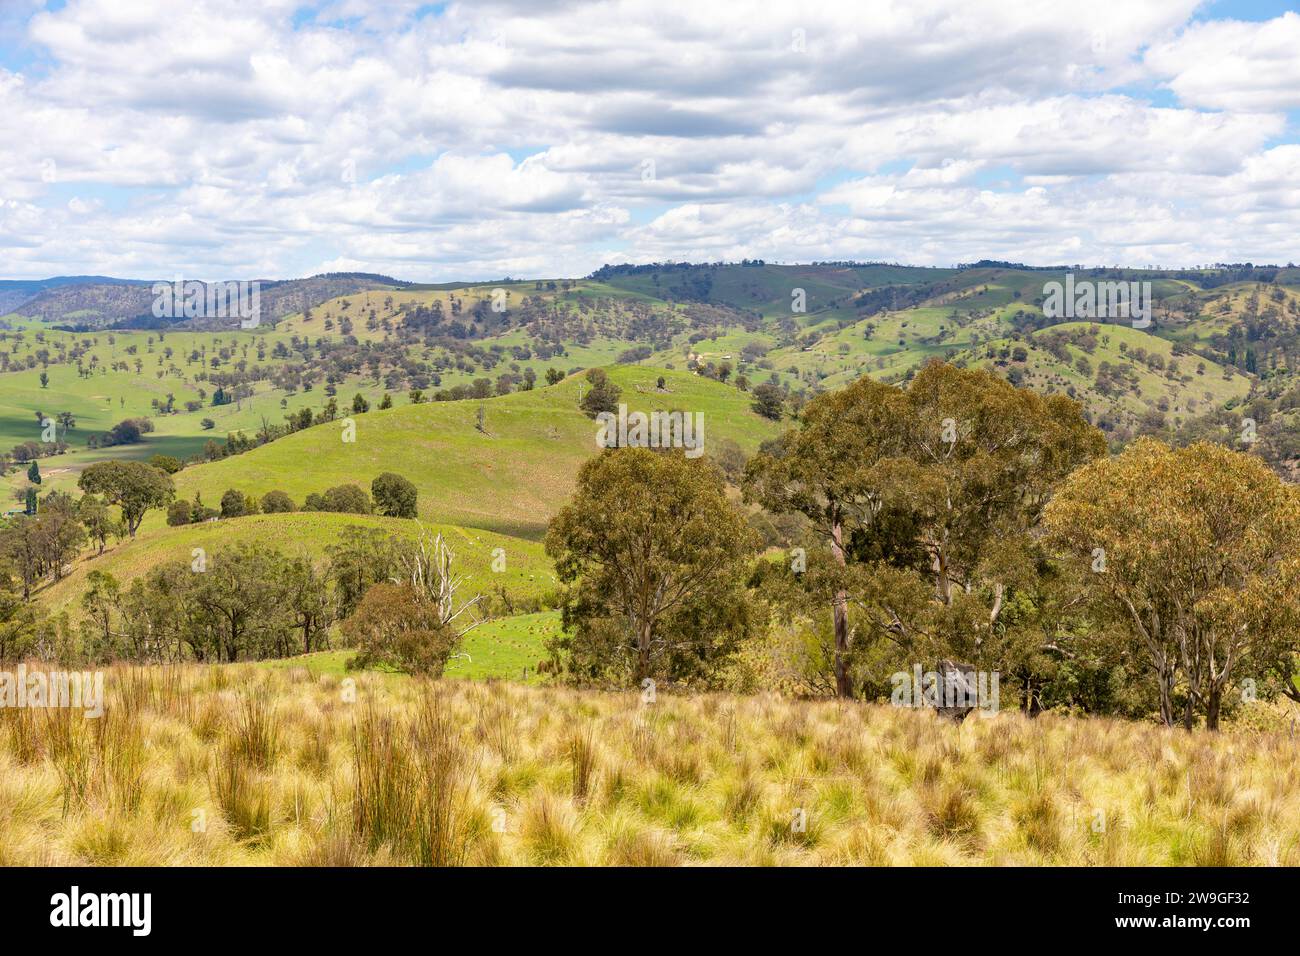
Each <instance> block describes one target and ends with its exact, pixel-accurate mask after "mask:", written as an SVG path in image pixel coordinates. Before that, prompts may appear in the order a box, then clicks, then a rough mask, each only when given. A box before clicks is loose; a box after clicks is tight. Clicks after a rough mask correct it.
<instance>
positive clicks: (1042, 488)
mask: <svg viewBox="0 0 1300 956" xmlns="http://www.w3.org/2000/svg"><path fill="white" fill-rule="evenodd" d="M1104 451H1105V442H1104V439H1103V438H1102V435H1101V433H1100V432H1098V431H1097V430H1096V429H1095V428H1093V427H1092V426H1091V425H1089V424H1088V423H1087V422H1086V421H1085V420H1084V419H1083V416H1082V414H1081V412H1080V407H1079V405H1078V403H1076V402H1074V401H1072V400H1071V399H1069V398H1066V397H1065V396H1060V395H1057V396H1047V397H1044V396H1042V395H1038V394H1036V393H1034V392H1031V391H1028V390H1026V389H1018V388H1015V387H1014V386H1012V385H1010V384H1008V383H1007V382H1005V381H1003V380H1002V379H1000V378H998V377H997V376H995V375H993V374H991V373H989V372H985V371H972V370H967V369H961V368H957V367H956V366H953V365H946V364H943V363H941V362H937V361H936V362H931V363H930V364H928V365H926V367H925V368H923V369H922V370H921V371H920V372H919V373H918V374H917V375H916V377H915V378H914V379H913V381H912V383H911V385H910V386H909V388H908V389H907V390H906V391H904V390H903V389H900V388H896V387H894V386H891V385H886V384H883V383H880V382H876V381H872V380H870V379H867V378H862V379H859V380H858V381H856V382H854V383H853V384H852V385H850V386H848V387H847V388H844V389H842V390H840V391H838V392H831V393H827V394H824V395H819V396H818V397H817V398H815V399H813V400H812V401H811V402H809V403H808V406H807V408H805V409H804V411H803V414H802V416H801V419H800V424H799V427H798V428H796V429H792V430H791V431H789V432H787V433H786V434H785V435H784V436H782V437H781V438H780V439H778V440H777V441H776V442H774V443H772V444H770V445H769V446H767V447H766V448H765V449H764V451H763V452H761V453H760V454H758V455H756V456H755V457H754V458H753V459H752V460H751V461H750V463H749V466H748V468H747V471H746V479H745V491H746V496H747V498H748V499H749V500H751V501H757V502H758V503H760V504H761V505H763V507H765V508H767V509H768V510H769V511H773V512H776V513H781V514H790V513H797V514H802V515H803V516H805V517H806V518H808V519H809V521H810V523H811V526H812V529H813V531H814V533H815V534H816V535H817V537H818V538H819V539H820V540H821V541H823V542H824V543H825V544H827V545H828V546H829V549H830V552H831V556H832V567H831V568H830V569H828V570H827V571H825V572H823V573H818V574H810V575H808V584H809V586H816V587H819V588H820V590H821V591H822V592H823V596H825V597H828V598H829V601H830V605H831V613H832V619H833V624H834V631H835V655H834V656H835V660H834V666H835V682H836V689H837V692H838V693H839V694H840V695H841V696H846V697H848V696H852V695H853V686H852V679H851V677H850V673H849V657H850V641H851V636H852V635H851V630H850V627H849V615H848V607H849V604H850V601H852V602H853V603H855V604H857V605H859V606H864V608H865V607H866V606H867V605H870V612H871V615H872V616H873V617H874V618H876V619H877V620H879V621H880V622H881V627H880V628H878V630H882V631H888V632H890V633H891V635H892V636H894V637H895V638H896V639H898V640H900V641H901V642H903V643H911V642H912V641H913V640H914V639H915V638H916V637H917V636H918V635H919V634H920V632H921V630H922V629H921V628H915V627H913V628H909V626H908V623H909V622H908V617H909V615H905V614H902V613H901V612H900V611H899V606H901V605H902V604H904V603H906V604H908V605H910V606H911V607H912V608H914V609H915V612H916V613H914V614H912V615H911V617H913V618H915V617H916V614H917V613H920V612H922V611H924V613H925V614H927V615H928V616H929V617H931V618H935V617H936V614H937V615H938V616H939V617H940V618H942V619H943V620H942V621H935V622H931V624H930V625H928V626H927V627H926V628H925V630H927V631H929V632H930V633H931V634H933V633H934V632H935V629H936V627H941V628H942V629H943V630H946V631H947V632H949V633H950V634H952V635H956V637H955V640H958V641H959V642H960V643H961V645H962V646H959V647H954V646H952V642H951V641H950V642H949V646H948V650H949V651H954V652H960V653H961V654H963V655H968V656H969V657H971V658H975V659H978V658H980V657H982V656H984V655H985V651H986V643H987V641H988V638H989V636H990V635H992V634H993V633H994V632H995V629H996V628H997V626H998V624H999V619H1000V616H1001V614H1002V612H1003V609H1004V606H1005V598H1006V594H1007V589H1008V587H1011V586H1013V585H1016V584H1020V585H1022V586H1024V587H1025V588H1029V587H1031V586H1032V581H1033V579H1034V578H1035V577H1036V575H1037V573H1038V572H1037V569H1038V567H1039V564H1040V561H1039V554H1038V546H1037V544H1036V542H1035V540H1034V531H1035V528H1036V527H1037V524H1038V520H1039V518H1040V516H1041V513H1042V508H1043V505H1044V504H1045V503H1046V501H1047V499H1048V496H1049V494H1050V491H1051V489H1052V487H1053V486H1054V484H1055V483H1056V482H1058V481H1059V480H1060V479H1061V478H1063V477H1064V476H1065V475H1066V474H1068V473H1069V472H1070V471H1071V470H1072V469H1073V468H1075V467H1076V466H1078V465H1079V464H1081V463H1083V462H1085V461H1088V460H1090V459H1092V458H1094V457H1096V456H1098V455H1100V454H1102V453H1103V452H1104ZM890 551H892V552H893V554H892V555H891V554H889V553H888V552H890ZM916 554H919V555H920V556H921V559H920V561H917V560H916V559H915V557H914V555H916ZM859 555H870V556H872V557H874V558H875V560H873V561H872V562H871V564H870V566H866V565H865V563H864V562H859V561H857V560H856V558H857V557H858V556H859ZM925 575H928V578H929V581H930V584H931V586H932V588H933V601H932V603H933V604H934V605H937V606H936V607H926V608H921V607H920V606H919V605H918V604H917V602H916V601H915V596H914V592H915V587H913V586H912V585H914V584H915V583H916V581H917V580H919V579H920V578H921V577H922V576H925ZM885 579H888V580H891V581H893V582H897V583H898V584H901V585H905V588H904V590H905V591H906V592H907V595H906V596H904V595H903V594H902V593H898V594H896V595H895V596H896V597H897V598H898V600H897V601H891V600H890V599H889V595H888V594H884V593H882V591H881V582H882V580H885ZM887 590H889V591H894V592H897V591H898V588H897V587H895V586H894V585H893V584H891V585H890V586H889V588H887ZM993 663H996V662H993Z"/></svg>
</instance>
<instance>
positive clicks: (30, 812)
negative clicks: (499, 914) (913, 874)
mask: <svg viewBox="0 0 1300 956" xmlns="http://www.w3.org/2000/svg"><path fill="white" fill-rule="evenodd" d="M105 683H106V687H107V690H108V698H109V699H108V706H107V712H106V714H105V716H104V717H103V718H101V719H99V720H86V719H84V718H83V717H82V716H81V714H80V713H79V712H69V711H63V712H58V711H33V710H0V865H46V864H95V865H118V864H122V865H159V864H160V865H188V866H220V865H228V864H253V865H258V864H267V865H276V864H305V865H313V866H329V865H366V864H415V865H458V864H471V865H498V864H501V865H520V864H523V865H554V864H561V865H564V864H569V865H575V864H576V865H630V866H661V865H681V864H741V865H749V864H778V865H805V864H821V865H826V864H831V865H835V864H859V865H963V864H997V865H1001V864H1113V865H1157V864H1186V865H1223V864H1258V865H1296V864H1300V759H1297V750H1296V745H1295V743H1294V742H1293V741H1292V740H1291V739H1290V738H1289V737H1288V736H1287V735H1286V734H1284V733H1278V734H1273V733H1252V734H1231V735H1229V734H1224V735H1219V736H1215V735H1209V734H1205V733H1199V732H1198V733H1191V734H1188V733H1184V732H1182V731H1176V730H1166V729H1163V728H1159V727H1155V726H1149V725H1142V724H1134V723H1125V722H1121V721H1113V720H1101V719H1093V720H1081V719H1071V718H1064V717H1053V716H1050V715H1049V716H1043V717H1040V718H1038V719H1037V720H1028V719H1026V718H1024V717H1021V716H1020V715H1018V714H1002V715H1000V716H997V717H995V718H992V719H980V718H978V717H973V718H971V719H970V720H969V721H968V722H967V723H966V724H965V725H963V726H955V725H953V724H951V723H947V722H944V721H941V720H939V719H937V718H935V717H934V716H932V715H931V714H929V713H927V712H920V711H908V710H899V709H894V708H890V707H887V706H876V705H861V704H841V703H835V702H801V701H790V700H783V699H780V698H776V697H733V696H727V695H703V696H697V697H690V698H687V697H675V696H672V695H660V696H659V699H658V701H657V702H656V703H654V704H652V705H645V704H643V703H642V702H641V699H640V696H639V695H637V694H607V693H596V692H584V691H574V690H567V689H558V688H537V687H526V686H521V685H517V684H508V683H474V682H467V681H466V682H461V681H441V682H421V681H413V680H412V681H392V680H383V679H381V678H377V677H370V676H361V677H359V678H358V679H357V683H356V686H355V695H353V694H351V693H349V692H348V688H347V687H346V686H345V685H344V684H343V683H342V682H341V681H340V680H339V678H337V677H333V676H321V677H312V676H310V675H309V674H308V673H307V672H306V671H305V670H294V669H287V670H269V669H265V668H256V667H251V666H235V667H207V668H204V667H184V668H151V669H142V668H121V669H116V670H113V671H110V672H109V674H108V675H107V677H106V682H105ZM354 696H355V699H352V698H353V697H354Z"/></svg>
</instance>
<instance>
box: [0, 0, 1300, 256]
mask: <svg viewBox="0 0 1300 956" xmlns="http://www.w3.org/2000/svg"><path fill="white" fill-rule="evenodd" d="M1291 6H1293V5H1292V4H1288V3H1276V2H1262V0H1261V2H1244V0H1243V2H1235V0H1224V2H1217V3H1196V2H1191V0H1088V2H1086V3H1076V2H1062V0H1018V2H1014V3H1013V2H1010V0H989V2H985V0H951V2H950V0H898V2H893V0H857V2H847V3H836V2H810V3H805V4H784V3H783V4H778V3H771V2H769V3H747V2H740V0H708V2H692V3H676V2H665V0H628V2H614V3H590V4H589V3H582V2H577V0H573V2H560V0H557V2H549V0H526V2H525V0H520V2H475V3H472V4H459V3H450V4H427V3H416V2H406V0H387V2H367V0H333V2H323V3H316V4H308V3H301V2H297V0H257V2H248V0H200V2H192V3H188V4H187V3H180V2H175V0H156V2H155V0H66V2H56V0H45V2H41V0H0V278H34V277H42V276H49V275H60V274H86V273H93V274H107V275H115V276H122V277H131V278H160V277H171V276H174V275H176V274H183V275H185V276H187V277H195V278H207V279H220V278H241V277H242V278H249V277H254V276H256V277H267V278H270V277H294V276H301V275H309V274H312V273H316V272H322V271H339V270H363V271H369V272H383V273H387V274H391V275H395V276H398V277H401V278H407V279H413V280H432V281H437V280H447V279H493V278H500V277H503V276H507V275H509V276H516V277H537V276H548V277H549V276H571V275H583V274H586V273H588V272H590V271H591V270H592V269H594V268H596V267H598V266H600V265H601V264H602V263H604V262H623V261H635V262H648V261H655V260H667V259H671V260H684V259H688V260H694V261H699V260H717V259H726V260H737V259H741V258H745V257H758V258H763V259H767V260H769V261H781V262H807V261H812V260H820V259H849V258H852V259H859V260H888V261H899V262H906V263H914V264H938V265H947V264H951V263H954V262H967V261H973V260H975V259H979V258H998V259H1012V260H1018V261H1025V262H1030V263H1036V264H1048V263H1085V264H1106V265H1109V264H1114V263H1121V264H1128V265H1147V264H1160V265H1166V266H1171V265H1195V264H1200V263H1208V262H1215V261H1245V260H1251V261H1254V262H1287V261H1293V260H1294V261H1300V14H1297V13H1296V12H1293V11H1292V10H1291V9H1290V8H1291ZM801 7H802V8H803V9H800V8H801Z"/></svg>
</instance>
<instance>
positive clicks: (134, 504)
mask: <svg viewBox="0 0 1300 956" xmlns="http://www.w3.org/2000/svg"><path fill="white" fill-rule="evenodd" d="M77 487H79V488H80V489H81V490H82V491H86V492H90V493H91V494H97V495H102V496H103V498H104V500H105V501H107V502H108V503H109V504H112V505H117V506H118V507H119V508H121V509H122V520H123V521H124V522H125V523H126V530H127V533H128V534H129V535H130V536H131V537H133V538H134V537H135V533H136V531H137V530H138V529H139V527H140V522H141V521H143V520H144V516H145V514H146V513H147V512H148V511H149V509H150V508H161V507H163V506H165V505H166V504H167V503H168V502H170V501H171V500H172V497H173V496H174V495H175V492H176V488H175V485H173V484H172V480H171V478H170V477H168V476H167V475H165V474H163V473H162V472H161V471H159V470H158V469H157V468H153V467H151V466H149V465H146V464H144V463H143V462H139V461H101V462H96V463H95V464H93V465H91V466H89V467H88V468H87V469H86V470H85V471H83V472H82V473H81V477H80V478H79V479H78V480H77Z"/></svg>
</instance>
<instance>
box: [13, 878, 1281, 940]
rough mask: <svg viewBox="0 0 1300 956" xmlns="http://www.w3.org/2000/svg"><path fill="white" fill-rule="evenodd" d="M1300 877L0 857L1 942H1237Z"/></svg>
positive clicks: (1267, 918)
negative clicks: (915, 936) (413, 935)
mask: <svg viewBox="0 0 1300 956" xmlns="http://www.w3.org/2000/svg"><path fill="white" fill-rule="evenodd" d="M1293 880H1294V872H1293V871H1291V870H1277V869H1274V870H1268V869H1105V868H1093V869H1087V868H1061V869H1012V868H1005V869H998V868H990V869H970V868H965V869H956V868H951V869H897V870H885V869H857V868H845V869H832V868H817V869H765V870H742V869H723V868H698V869H692V868H688V869H674V870H636V869H492V870H489V869H466V870H419V869H298V868H274V869H271V868H267V869H242V868H234V869H216V868H214V869H165V868H157V869H152V868H148V869H144V868H141V869H132V868H123V869H90V868H87V869H75V868H45V869H0V919H2V920H3V924H2V925H3V926H4V928H5V933H6V938H7V939H14V938H15V934H17V935H19V936H27V935H37V936H45V935H46V934H49V935H50V936H51V938H57V937H59V936H63V937H65V938H67V937H68V934H70V933H77V934H79V935H80V936H81V938H82V939H83V940H88V939H89V938H90V937H91V936H92V935H94V936H98V937H101V938H104V939H106V940H107V939H108V938H109V937H113V938H115V939H117V940H121V941H125V942H126V943H127V945H131V944H132V943H145V944H146V945H147V944H148V942H149V941H152V940H157V941H166V942H172V941H181V940H184V941H186V942H200V941H201V942H202V943H205V944H206V943H221V942H231V943H240V942H249V941H253V940H256V941H257V942H258V943H265V942H274V941H276V940H279V939H285V940H292V941H294V942H311V941H315V940H320V941H321V942H323V943H329V944H334V945H337V944H339V943H343V942H346V941H347V940H349V939H352V938H355V939H357V940H358V941H373V940H374V938H375V934H376V933H377V932H380V933H387V932H390V931H392V930H394V929H398V928H400V927H402V926H404V925H405V926H409V927H410V928H411V930H412V931H414V930H415V929H416V928H417V927H423V928H424V929H423V931H428V930H429V929H437V930H438V931H439V932H441V931H442V930H441V929H439V928H440V927H442V928H445V929H446V930H447V931H456V932H457V935H458V936H459V935H460V934H461V933H468V934H473V936H474V937H477V938H478V941H480V942H507V941H511V940H513V939H519V940H520V941H521V942H522V941H529V942H534V943H535V942H539V941H541V940H542V939H544V938H545V937H546V936H552V935H553V934H554V933H555V932H557V931H558V932H560V933H561V934H562V935H568V933H570V932H575V931H578V930H581V931H583V932H584V934H585V933H587V932H590V931H592V930H594V929H595V928H596V927H598V926H601V925H606V926H609V927H610V928H612V929H614V930H617V929H618V927H619V926H620V925H622V926H623V927H624V930H625V931H626V930H632V931H635V932H637V933H641V932H648V933H654V932H655V930H654V927H655V926H656V925H658V926H660V927H664V926H665V924H667V925H668V926H672V925H679V926H680V924H681V922H682V921H683V920H685V919H687V918H689V921H690V923H691V924H692V926H693V927H695V926H698V927H700V930H699V931H697V930H696V929H694V928H693V929H692V930H691V935H692V939H693V940H694V941H704V940H706V939H707V936H708V934H709V932H710V930H711V929H716V931H717V933H718V938H719V939H725V940H728V941H730V942H734V941H735V940H736V939H737V937H739V936H742V935H745V934H747V933H750V932H752V933H753V934H754V935H755V936H757V937H760V938H761V937H764V936H766V935H767V934H769V933H772V932H780V931H781V929H782V923H783V922H784V923H786V925H787V928H789V929H791V930H797V929H798V928H799V927H802V928H803V931H804V932H807V931H808V930H811V929H812V928H813V926H815V925H817V924H818V923H819V922H820V921H822V920H826V919H830V920H831V922H832V923H835V924H837V925H838V926H840V927H841V928H843V929H846V930H848V931H849V932H855V931H867V932H875V931H877V930H889V931H891V932H900V933H904V934H911V933H916V932H919V933H922V934H923V935H926V934H929V933H934V932H938V933H939V934H940V937H944V938H946V937H947V936H948V935H949V934H950V933H951V934H955V936H956V938H957V939H965V940H972V939H978V938H986V939H987V938H997V936H998V935H1000V934H1001V933H1003V932H1008V933H1010V934H1011V935H1012V937H1017V938H1018V937H1020V934H1022V933H1024V932H1026V931H1031V930H1044V931H1049V932H1055V933H1057V934H1060V935H1059V937H1058V938H1064V939H1070V940H1076V939H1078V940H1086V939H1092V938H1099V937H1108V938H1115V937H1123V936H1126V935H1135V934H1136V935H1150V934H1155V935H1157V936H1159V935H1168V934H1170V933H1173V934H1174V935H1177V936H1181V935H1183V934H1187V933H1200V934H1202V935H1205V936H1208V937H1211V938H1216V939H1225V940H1231V939H1233V938H1240V937H1239V936H1237V935H1236V934H1240V933H1242V932H1250V931H1252V930H1258V929H1265V930H1272V932H1274V933H1280V932H1287V931H1289V930H1290V929H1291V926H1292V924H1293V921H1294V917H1293V912H1292V911H1293V910H1294V909H1295V904H1294V902H1293V899H1294V889H1293V886H1294V882H1293ZM74 886H75V887H77V895H78V899H79V900H80V902H81V904H82V906H85V905H87V904H86V902H85V901H86V897H87V896H89V895H92V894H105V893H111V894H121V893H128V894H130V893H140V894H143V893H148V894H150V898H149V923H150V925H149V934H148V936H138V935H136V934H135V932H134V930H133V929H132V927H130V926H118V927H87V926H77V927H75V928H74V927H72V926H57V927H56V926H54V925H52V921H53V920H57V919H59V918H60V917H59V916H57V915H54V914H55V910H56V908H57V907H58V905H59V902H60V900H59V897H58V894H63V895H64V896H65V897H67V898H68V900H67V902H68V904H69V905H68V906H66V907H65V909H70V908H71V907H70V903H71V890H72V887H74ZM142 902H143V898H141V904H142ZM94 905H96V904H91V906H92V908H93V906H94ZM142 909H143V906H142V905H141V906H140V910H142ZM140 910H137V911H136V912H137V914H139V912H140ZM834 914H838V915H834ZM1206 921H1208V922H1206ZM710 924H713V925H712V926H711V925H710ZM566 927H567V929H566ZM638 927H639V929H638ZM1224 934H1227V935H1226V936H1225V935H1224ZM697 937H698V939H697ZM434 938H435V939H436V938H437V937H434ZM934 938H935V941H936V942H938V938H939V937H934ZM954 941H955V940H954Z"/></svg>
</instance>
